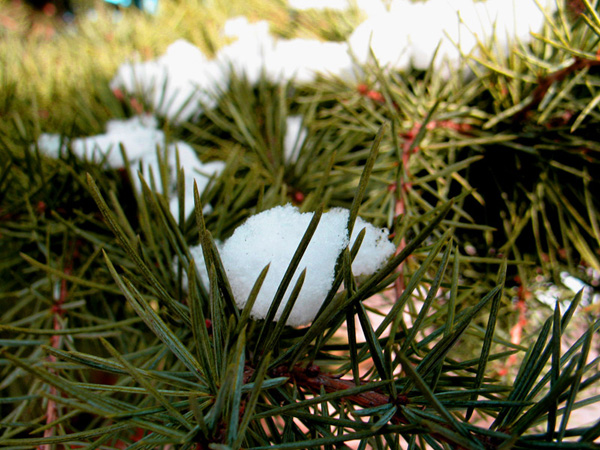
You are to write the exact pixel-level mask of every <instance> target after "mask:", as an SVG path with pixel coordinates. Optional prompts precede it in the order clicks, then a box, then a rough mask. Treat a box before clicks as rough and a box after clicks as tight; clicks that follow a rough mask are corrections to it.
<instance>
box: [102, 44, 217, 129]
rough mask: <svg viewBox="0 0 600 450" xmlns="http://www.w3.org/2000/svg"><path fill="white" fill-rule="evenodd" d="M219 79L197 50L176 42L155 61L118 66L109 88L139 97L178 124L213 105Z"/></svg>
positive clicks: (191, 45)
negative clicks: (203, 107)
mask: <svg viewBox="0 0 600 450" xmlns="http://www.w3.org/2000/svg"><path fill="white" fill-rule="evenodd" d="M221 78H222V74H221V73H220V71H219V70H218V67H216V66H215V65H214V63H213V62H212V61H209V60H208V59H207V58H206V56H205V55H204V53H202V51H201V50H200V49H199V48H198V47H196V46H195V45H193V44H191V43H189V42H187V41H186V40H184V39H180V40H177V41H175V42H174V43H173V44H171V45H170V46H169V47H168V48H167V51H166V53H165V54H164V55H162V56H160V57H159V58H157V59H155V60H151V61H146V62H129V63H125V64H122V65H121V66H120V67H119V69H118V71H117V73H116V75H115V76H114V78H113V79H112V81H111V83H110V87H111V89H113V90H114V89H123V90H124V91H126V92H128V93H130V94H139V95H142V97H143V98H144V99H145V100H146V101H147V102H149V103H150V104H151V105H152V106H153V108H154V110H155V111H156V113H157V114H159V115H161V116H164V117H167V118H169V119H170V120H172V121H174V122H178V121H182V120H189V119H190V118H192V117H194V116H195V115H197V114H199V113H201V112H202V107H201V105H200V104H202V105H204V106H205V107H207V108H213V107H214V106H215V105H216V100H215V97H216V90H215V88H216V87H217V86H218V81H219V80H220V79H221ZM199 103H200V104H199Z"/></svg>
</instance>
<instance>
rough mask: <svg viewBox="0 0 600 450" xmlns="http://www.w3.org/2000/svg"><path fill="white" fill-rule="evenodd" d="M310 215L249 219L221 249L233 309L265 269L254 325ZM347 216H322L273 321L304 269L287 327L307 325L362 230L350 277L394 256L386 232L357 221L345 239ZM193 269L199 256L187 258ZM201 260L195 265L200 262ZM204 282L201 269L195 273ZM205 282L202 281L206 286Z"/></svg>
mask: <svg viewBox="0 0 600 450" xmlns="http://www.w3.org/2000/svg"><path fill="white" fill-rule="evenodd" d="M312 217H313V213H300V212H299V210H298V209H297V208H296V207H294V206H292V205H289V204H288V205H285V206H278V207H275V208H272V209H270V210H267V211H264V212H262V213H260V214H257V215H255V216H252V217H250V218H249V219H248V220H247V221H246V222H245V223H244V224H243V225H241V226H240V227H238V228H237V229H236V230H235V231H234V233H233V235H232V236H231V237H230V238H229V239H227V240H226V241H225V242H224V244H223V245H222V246H220V249H219V253H220V256H221V260H222V261H223V266H224V267H225V271H226V272H227V276H228V279H229V283H230V285H231V288H232V290H233V294H234V297H235V301H236V304H237V305H238V307H239V308H243V307H244V305H245V304H246V301H247V299H248V295H249V294H250V291H251V289H252V287H253V286H254V283H255V281H256V279H257V278H258V276H259V274H260V272H261V271H262V269H263V268H264V267H265V266H266V265H267V264H270V267H269V272H268V274H267V276H266V278H265V280H264V283H263V285H262V288H261V290H260V292H259V294H258V297H257V299H256V302H255V303H254V306H253V309H252V314H251V315H252V317H253V318H254V319H264V318H265V317H266V315H267V312H268V310H269V307H270V306H271V302H272V300H273V297H274V296H275V293H276V291H277V288H278V286H279V284H280V282H281V280H282V278H283V275H284V273H285V271H286V269H287V267H288V266H289V264H290V262H291V259H292V256H293V255H294V252H295V251H296V248H297V247H298V245H299V243H300V241H301V239H302V236H303V235H304V233H305V231H306V229H307V227H308V225H309V223H310V221H311V219H312ZM348 217H349V211H348V210H346V209H342V208H335V209H333V210H331V211H329V212H326V213H323V215H322V217H321V220H320V222H319V225H318V227H317V229H316V231H315V234H314V235H313V237H312V239H311V241H310V243H309V245H308V247H307V249H306V252H305V254H304V256H303V257H302V260H301V261H300V264H299V266H298V270H297V271H296V273H295V274H294V277H293V278H292V282H291V283H290V286H289V287H288V289H287V291H286V294H285V296H284V298H283V301H282V303H281V305H280V307H279V310H278V312H277V314H276V316H275V320H278V319H279V318H280V317H281V313H282V312H283V309H284V307H285V304H286V303H287V301H288V300H289V295H290V293H291V291H292V289H293V287H294V285H295V283H296V281H297V280H298V277H299V276H300V273H301V272H302V271H303V270H304V269H306V278H305V281H304V284H303V286H302V289H301V291H300V295H299V297H298V299H297V301H296V304H295V305H294V308H293V309H292V312H291V314H290V316H289V317H288V320H287V322H286V324H287V325H291V326H301V325H306V324H308V323H310V322H311V321H312V320H313V319H314V318H315V315H316V314H317V312H318V310H319V308H320V307H321V305H322V303H323V301H324V300H325V297H326V296H327V293H328V292H329V290H330V289H331V287H332V284H333V277H334V268H335V263H336V260H337V258H338V256H339V255H340V253H341V252H342V250H343V249H344V248H345V247H346V246H347V245H352V244H353V242H354V239H355V238H356V236H357V235H358V233H359V232H360V231H361V230H362V229H363V228H366V229H367V230H366V234H365V238H364V240H363V242H362V245H361V248H360V250H359V252H358V254H357V256H356V259H355V261H354V262H353V264H352V270H353V273H354V274H355V275H369V274H371V273H374V272H375V271H377V270H378V269H379V268H380V267H381V266H382V265H383V264H384V263H385V262H386V261H387V260H388V259H389V258H390V257H391V256H392V255H393V254H394V252H395V246H394V245H393V244H392V243H391V242H390V241H389V240H388V230H386V229H378V228H375V227H374V226H373V225H371V224H369V223H367V222H365V221H364V220H362V219H360V218H359V219H357V221H356V224H355V228H354V230H355V231H354V232H353V234H352V239H350V240H349V239H348V236H347V234H348V233H347V229H346V225H347V222H348ZM192 254H193V255H194V257H195V260H196V264H197V266H198V267H199V268H201V267H202V266H203V264H204V262H203V258H202V251H201V249H199V248H198V247H196V248H195V249H194V251H193V253H192ZM199 259H200V261H199ZM199 271H200V274H201V275H203V276H205V274H206V268H203V269H199ZM205 281H206V280H205Z"/></svg>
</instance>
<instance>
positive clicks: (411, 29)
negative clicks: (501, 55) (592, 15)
mask: <svg viewBox="0 0 600 450" xmlns="http://www.w3.org/2000/svg"><path fill="white" fill-rule="evenodd" d="M374 3H378V2H377V1H374ZM540 4H541V6H542V7H543V8H546V9H547V10H548V11H553V10H555V9H556V4H555V2H554V1H553V0H542V1H541V2H540ZM359 6H360V5H359ZM544 20H545V17H544V12H543V11H542V10H540V8H539V7H538V5H537V3H536V0H519V1H517V0H487V1H483V2H473V0H428V1H427V2H418V3H414V2H412V1H410V0H395V1H393V2H391V5H390V8H389V10H383V11H382V10H381V9H374V10H373V11H372V12H371V13H370V14H369V17H368V18H367V19H366V20H365V21H364V22H362V23H361V24H360V25H359V26H358V27H357V28H356V29H355V30H354V32H353V33H352V35H351V36H350V37H349V39H348V42H349V45H350V49H351V52H352V54H353V55H354V56H355V58H356V60H357V62H358V63H360V64H367V63H369V62H370V61H371V60H372V56H374V57H375V59H376V60H377V62H378V63H379V64H380V65H381V66H382V67H387V68H390V69H406V68H408V67H410V66H411V65H412V67H414V68H416V69H419V70H425V69H427V67H428V65H429V64H430V62H431V59H432V58H433V56H434V54H435V52H436V49H437V48H438V45H439V49H438V52H437V55H436V61H435V63H436V66H437V67H440V66H441V65H443V64H447V66H446V68H448V65H449V67H450V68H451V67H453V66H456V64H457V63H458V62H459V61H460V59H461V58H462V55H469V54H471V53H472V52H474V51H475V50H476V48H477V45H478V41H479V42H482V43H483V44H487V43H489V42H491V41H492V39H495V44H496V46H497V49H498V50H500V51H502V52H506V51H507V50H508V49H509V45H510V44H511V43H512V42H514V41H515V40H519V41H521V42H528V41H529V40H530V39H531V35H530V33H531V32H532V31H539V30H541V28H542V26H543V24H544Z"/></svg>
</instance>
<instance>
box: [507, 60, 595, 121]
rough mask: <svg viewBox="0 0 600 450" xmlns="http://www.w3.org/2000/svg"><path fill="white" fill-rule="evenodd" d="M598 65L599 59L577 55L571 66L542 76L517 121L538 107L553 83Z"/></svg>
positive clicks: (519, 113) (517, 116) (516, 117)
mask: <svg viewBox="0 0 600 450" xmlns="http://www.w3.org/2000/svg"><path fill="white" fill-rule="evenodd" d="M598 65H600V60H598V59H586V58H580V57H578V56H576V57H575V61H573V63H572V64H570V65H569V66H567V67H565V68H564V69H560V70H557V71H556V72H553V73H551V74H549V75H546V76H545V77H541V78H540V79H539V80H538V85H537V87H536V88H535V89H534V90H533V92H532V94H531V101H530V102H529V103H527V105H525V106H524V107H523V109H521V111H519V112H518V113H517V114H516V115H515V121H518V120H523V119H524V118H525V117H526V116H527V113H529V111H531V110H532V109H535V108H537V107H538V106H539V104H540V103H541V102H542V100H544V97H545V96H546V94H547V93H548V90H549V89H550V88H551V87H552V85H553V84H555V83H558V82H560V81H563V80H564V79H565V78H567V77H568V76H569V75H571V74H573V73H575V72H579V71H580V70H583V69H585V68H589V67H593V66H598Z"/></svg>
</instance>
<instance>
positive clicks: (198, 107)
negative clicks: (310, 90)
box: [111, 0, 556, 123]
mask: <svg viewBox="0 0 600 450" xmlns="http://www.w3.org/2000/svg"><path fill="white" fill-rule="evenodd" d="M387 4H389V6H386V5H387ZM540 4H541V6H542V7H544V8H546V9H547V10H548V11H553V10H555V9H556V5H555V2H554V1H553V0H542V1H541V2H540ZM289 5H290V7H292V8H295V9H315V8H316V9H337V10H344V9H349V8H350V7H351V6H352V5H356V6H357V7H358V8H359V9H361V10H362V11H363V13H364V14H365V15H366V17H367V18H366V20H365V21H364V22H363V23H361V24H360V25H359V26H358V27H357V28H356V29H355V30H354V32H353V33H352V34H351V36H350V37H349V39H348V41H347V42H323V41H319V40H316V39H300V38H295V39H277V38H275V37H273V36H272V35H271V34H270V32H269V23H268V22H266V21H258V22H254V23H250V22H248V20H247V19H246V18H245V17H236V18H233V19H229V20H228V21H227V22H226V23H225V25H224V27H223V36H224V37H229V38H233V39H234V41H233V42H232V43H230V44H228V45H225V46H224V47H223V48H221V49H220V50H219V51H218V52H217V54H216V56H215V58H214V59H212V60H209V59H208V58H207V57H206V56H205V55H204V54H203V53H202V52H201V51H200V49H198V48H197V47H196V46H194V45H193V44H191V43H189V42H187V41H185V40H178V41H176V42H174V43H173V44H172V45H171V46H169V48H168V49H167V51H166V53H165V54H164V55H163V56H161V57H159V58H157V59H155V60H151V61H146V62H129V63H125V64H123V65H122V66H121V67H120V68H119V70H118V71H117V73H116V75H115V77H114V78H113V80H112V82H111V87H112V88H113V89H117V88H118V89H123V90H124V91H126V92H128V93H130V94H133V95H141V96H142V97H143V98H144V99H145V100H146V101H147V102H148V103H149V104H151V105H152V107H153V108H154V110H155V111H156V113H157V114H159V115H161V116H163V117H166V118H168V119H169V120H171V121H173V122H176V123H177V122H181V121H186V120H191V119H194V118H195V117H197V116H198V115H199V114H201V113H202V109H203V108H213V107H214V106H215V105H216V102H217V100H218V96H219V92H221V91H222V90H223V89H226V86H227V81H228V80H229V77H230V74H231V71H233V72H234V73H235V74H236V75H238V76H244V77H246V79H247V80H248V81H249V82H250V83H251V84H256V83H257V82H258V80H259V79H260V77H261V76H262V75H263V74H264V75H265V76H266V77H267V79H268V80H270V81H272V82H275V83H286V82H288V81H290V80H294V82H296V83H310V82H312V81H313V80H314V79H315V77H316V76H317V75H318V74H321V75H326V76H327V75H331V76H334V77H339V78H341V79H345V80H348V81H354V80H355V79H356V75H355V74H356V72H357V70H358V69H359V68H357V67H356V63H358V64H359V66H364V65H366V64H369V63H371V62H373V58H375V60H377V62H378V64H379V65H380V66H382V67H385V68H388V69H393V70H406V69H409V68H411V67H414V68H416V69H419V70H424V69H427V67H428V66H429V64H430V62H431V60H432V58H433V57H434V54H435V52H436V49H438V46H439V49H438V53H437V56H436V60H435V67H436V68H438V69H442V70H441V72H440V73H442V74H443V75H445V76H448V75H449V74H450V73H451V71H452V70H453V69H454V68H455V67H457V65H458V63H459V62H460V60H461V59H462V58H463V56H465V55H469V54H472V53H473V52H476V51H477V46H478V44H479V42H481V43H484V44H488V43H490V42H491V41H492V38H494V37H495V39H496V41H495V45H496V49H497V50H498V51H500V52H506V51H507V50H508V48H509V46H510V45H511V44H512V43H514V42H515V41H516V40H519V41H523V42H527V41H529V40H530V39H531V36H530V33H531V31H539V30H541V28H542V25H543V23H544V13H543V12H542V11H541V10H540V8H539V7H538V5H537V2H536V0H518V1H517V0H487V1H483V2H473V0H429V1H427V2H416V3H415V2H412V1H410V0H394V1H391V2H386V3H385V4H384V3H383V2H381V1H380V0H356V1H346V0H319V1H315V0H290V2H289ZM517 6H518V8H517ZM353 58H354V59H355V61H353ZM355 62H356V63H355Z"/></svg>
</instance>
